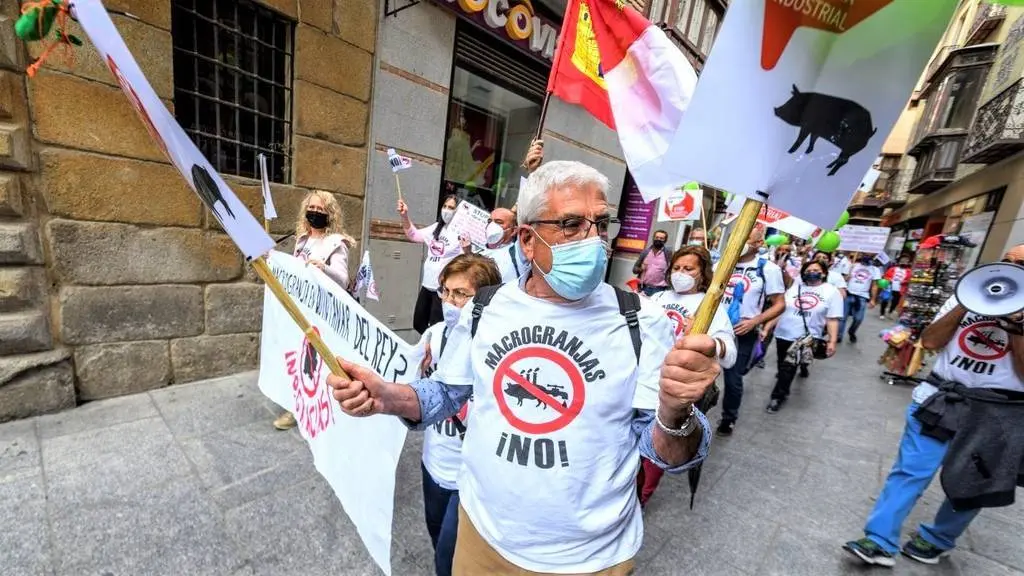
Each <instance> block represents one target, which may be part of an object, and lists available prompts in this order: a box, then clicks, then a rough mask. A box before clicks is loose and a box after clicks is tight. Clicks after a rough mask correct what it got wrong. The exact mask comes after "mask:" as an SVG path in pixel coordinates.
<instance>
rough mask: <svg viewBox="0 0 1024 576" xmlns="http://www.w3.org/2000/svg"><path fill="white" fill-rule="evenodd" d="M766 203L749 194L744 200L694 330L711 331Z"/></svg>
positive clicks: (694, 319)
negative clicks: (750, 196) (737, 265)
mask: <svg viewBox="0 0 1024 576" xmlns="http://www.w3.org/2000/svg"><path fill="white" fill-rule="evenodd" d="M762 205H763V204H762V203H761V202H758V201H757V200H751V199H749V198H747V201H746V202H744V203H743V208H742V209H741V210H740V214H739V216H737V217H736V221H735V222H734V224H735V226H734V228H733V230H732V232H730V233H729V241H728V242H727V243H726V245H725V248H724V249H723V250H722V257H721V258H720V259H719V260H718V267H717V268H715V275H714V277H713V278H712V279H711V286H709V287H708V291H707V293H705V294H704V299H703V300H701V301H700V306H699V307H698V308H697V313H696V314H694V316H693V324H692V325H691V326H690V332H689V333H690V334H707V333H708V329H709V328H711V320H712V319H713V318H714V317H715V311H716V310H718V303H719V302H721V301H722V295H723V294H725V286H726V284H728V282H729V278H730V277H731V276H732V272H733V269H734V268H736V263H737V262H739V259H740V254H742V253H743V250H744V246H745V245H746V243H747V238H749V237H750V232H751V231H752V230H753V229H754V226H755V225H756V224H757V215H758V213H760V212H761V206H762Z"/></svg>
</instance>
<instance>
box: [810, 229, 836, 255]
mask: <svg viewBox="0 0 1024 576" xmlns="http://www.w3.org/2000/svg"><path fill="white" fill-rule="evenodd" d="M839 242H840V238H839V234H838V233H837V232H825V233H824V234H822V235H821V238H819V239H818V244H817V245H816V246H815V248H817V249H818V250H820V251H821V252H835V251H836V249H837V248H839Z"/></svg>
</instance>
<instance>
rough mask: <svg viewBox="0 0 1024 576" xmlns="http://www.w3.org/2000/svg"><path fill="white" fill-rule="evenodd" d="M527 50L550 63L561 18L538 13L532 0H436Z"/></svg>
mask: <svg viewBox="0 0 1024 576" xmlns="http://www.w3.org/2000/svg"><path fill="white" fill-rule="evenodd" d="M435 2H436V3H437V4H438V5H439V6H443V7H444V8H447V9H448V10H451V11H452V12H455V13H456V14H457V15H459V16H461V17H463V18H465V19H466V20H469V21H470V22H472V23H474V24H476V25H477V26H480V27H481V28H483V29H484V30H487V31H488V32H490V33H491V34H493V35H494V36H495V37H497V38H498V39H499V40H501V41H503V42H507V43H509V44H511V45H512V46H515V47H516V48H518V49H520V50H522V51H523V52H525V53H526V54H529V55H530V56H533V57H534V58H537V59H538V60H542V61H544V62H546V63H550V62H551V60H552V59H553V58H554V57H555V45H556V43H557V42H558V30H559V28H560V27H561V26H560V25H559V24H558V23H557V22H554V21H552V20H548V19H547V18H545V17H543V16H541V15H539V14H536V13H535V12H534V10H533V5H532V4H530V0H435Z"/></svg>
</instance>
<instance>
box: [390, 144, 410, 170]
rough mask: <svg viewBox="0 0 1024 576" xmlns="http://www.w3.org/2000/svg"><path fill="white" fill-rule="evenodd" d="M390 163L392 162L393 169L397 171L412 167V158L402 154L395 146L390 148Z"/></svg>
mask: <svg viewBox="0 0 1024 576" xmlns="http://www.w3.org/2000/svg"><path fill="white" fill-rule="evenodd" d="M388 163H389V164H391V171H392V172H395V173H398V172H399V171H401V170H405V169H408V168H412V159H411V158H406V157H405V156H400V155H399V154H398V152H395V149H394V148H388Z"/></svg>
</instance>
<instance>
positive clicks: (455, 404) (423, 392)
mask: <svg viewBox="0 0 1024 576" xmlns="http://www.w3.org/2000/svg"><path fill="white" fill-rule="evenodd" d="M409 386H410V387H411V388H412V389H413V390H414V391H415V392H416V397H417V398H418V399H419V403H420V421H419V422H413V421H411V420H408V419H406V418H402V422H403V423H404V424H405V425H406V426H408V427H409V428H410V429H412V430H425V429H426V428H427V427H429V426H430V425H432V424H435V423H437V422H441V421H442V420H444V419H446V418H450V417H452V416H454V415H456V414H458V413H459V410H461V409H462V405H463V404H465V403H466V401H467V400H469V397H470V396H471V395H472V394H473V387H472V386H452V385H448V384H445V383H444V382H439V381H437V380H431V379H430V378H423V379H421V380H416V381H414V382H412V383H410V384H409Z"/></svg>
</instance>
